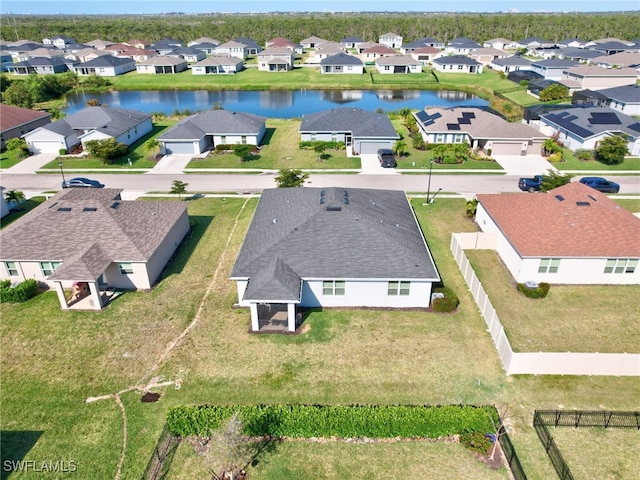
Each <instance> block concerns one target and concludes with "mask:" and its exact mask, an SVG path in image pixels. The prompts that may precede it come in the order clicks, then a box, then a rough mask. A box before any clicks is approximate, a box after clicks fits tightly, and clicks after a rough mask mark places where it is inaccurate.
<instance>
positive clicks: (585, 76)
mask: <svg viewBox="0 0 640 480" xmlns="http://www.w3.org/2000/svg"><path fill="white" fill-rule="evenodd" d="M638 77H639V75H638V72H636V71H635V70H634V69H633V68H603V67H598V66H595V65H580V66H578V67H573V68H568V69H566V70H565V71H563V72H562V77H561V78H560V83H562V84H564V85H566V86H567V87H569V88H570V89H579V90H585V89H589V90H602V89H605V88H612V87H622V86H623V85H633V84H634V83H636V81H637V80H638Z"/></svg>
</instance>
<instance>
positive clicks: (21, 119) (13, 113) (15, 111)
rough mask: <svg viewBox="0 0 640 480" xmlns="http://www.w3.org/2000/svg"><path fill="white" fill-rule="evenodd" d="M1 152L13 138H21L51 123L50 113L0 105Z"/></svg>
mask: <svg viewBox="0 0 640 480" xmlns="http://www.w3.org/2000/svg"><path fill="white" fill-rule="evenodd" d="M0 117H1V118H2V122H0V150H4V147H5V145H6V142H7V141H8V140H11V139H12V138H20V137H21V136H22V135H24V134H25V133H28V132H31V131H32V130H35V129H36V128H38V127H41V126H43V125H46V124H47V123H51V115H50V114H49V113H48V112H40V111H38V110H31V109H29V108H22V107H15V106H13V105H5V104H4V103H0Z"/></svg>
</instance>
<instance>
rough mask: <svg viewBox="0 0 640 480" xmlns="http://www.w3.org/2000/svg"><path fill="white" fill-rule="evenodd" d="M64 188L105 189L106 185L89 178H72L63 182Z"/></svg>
mask: <svg viewBox="0 0 640 480" xmlns="http://www.w3.org/2000/svg"><path fill="white" fill-rule="evenodd" d="M62 188H104V184H103V183H100V182H99V181H97V180H90V179H88V178H82V177H78V178H72V179H70V180H66V181H63V182H62Z"/></svg>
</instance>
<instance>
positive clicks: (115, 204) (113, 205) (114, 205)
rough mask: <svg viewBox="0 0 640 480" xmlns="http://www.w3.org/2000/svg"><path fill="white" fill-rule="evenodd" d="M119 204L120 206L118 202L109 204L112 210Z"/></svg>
mask: <svg viewBox="0 0 640 480" xmlns="http://www.w3.org/2000/svg"><path fill="white" fill-rule="evenodd" d="M119 206H120V202H113V203H112V204H111V208H113V209H114V210H115V209H116V208H118V207H119Z"/></svg>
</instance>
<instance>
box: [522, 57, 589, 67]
mask: <svg viewBox="0 0 640 480" xmlns="http://www.w3.org/2000/svg"><path fill="white" fill-rule="evenodd" d="M531 65H533V66H534V67H535V66H540V67H546V68H571V67H575V66H576V65H580V62H576V61H575V60H572V59H570V58H548V59H546V60H536V61H535V62H532V63H531Z"/></svg>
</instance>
